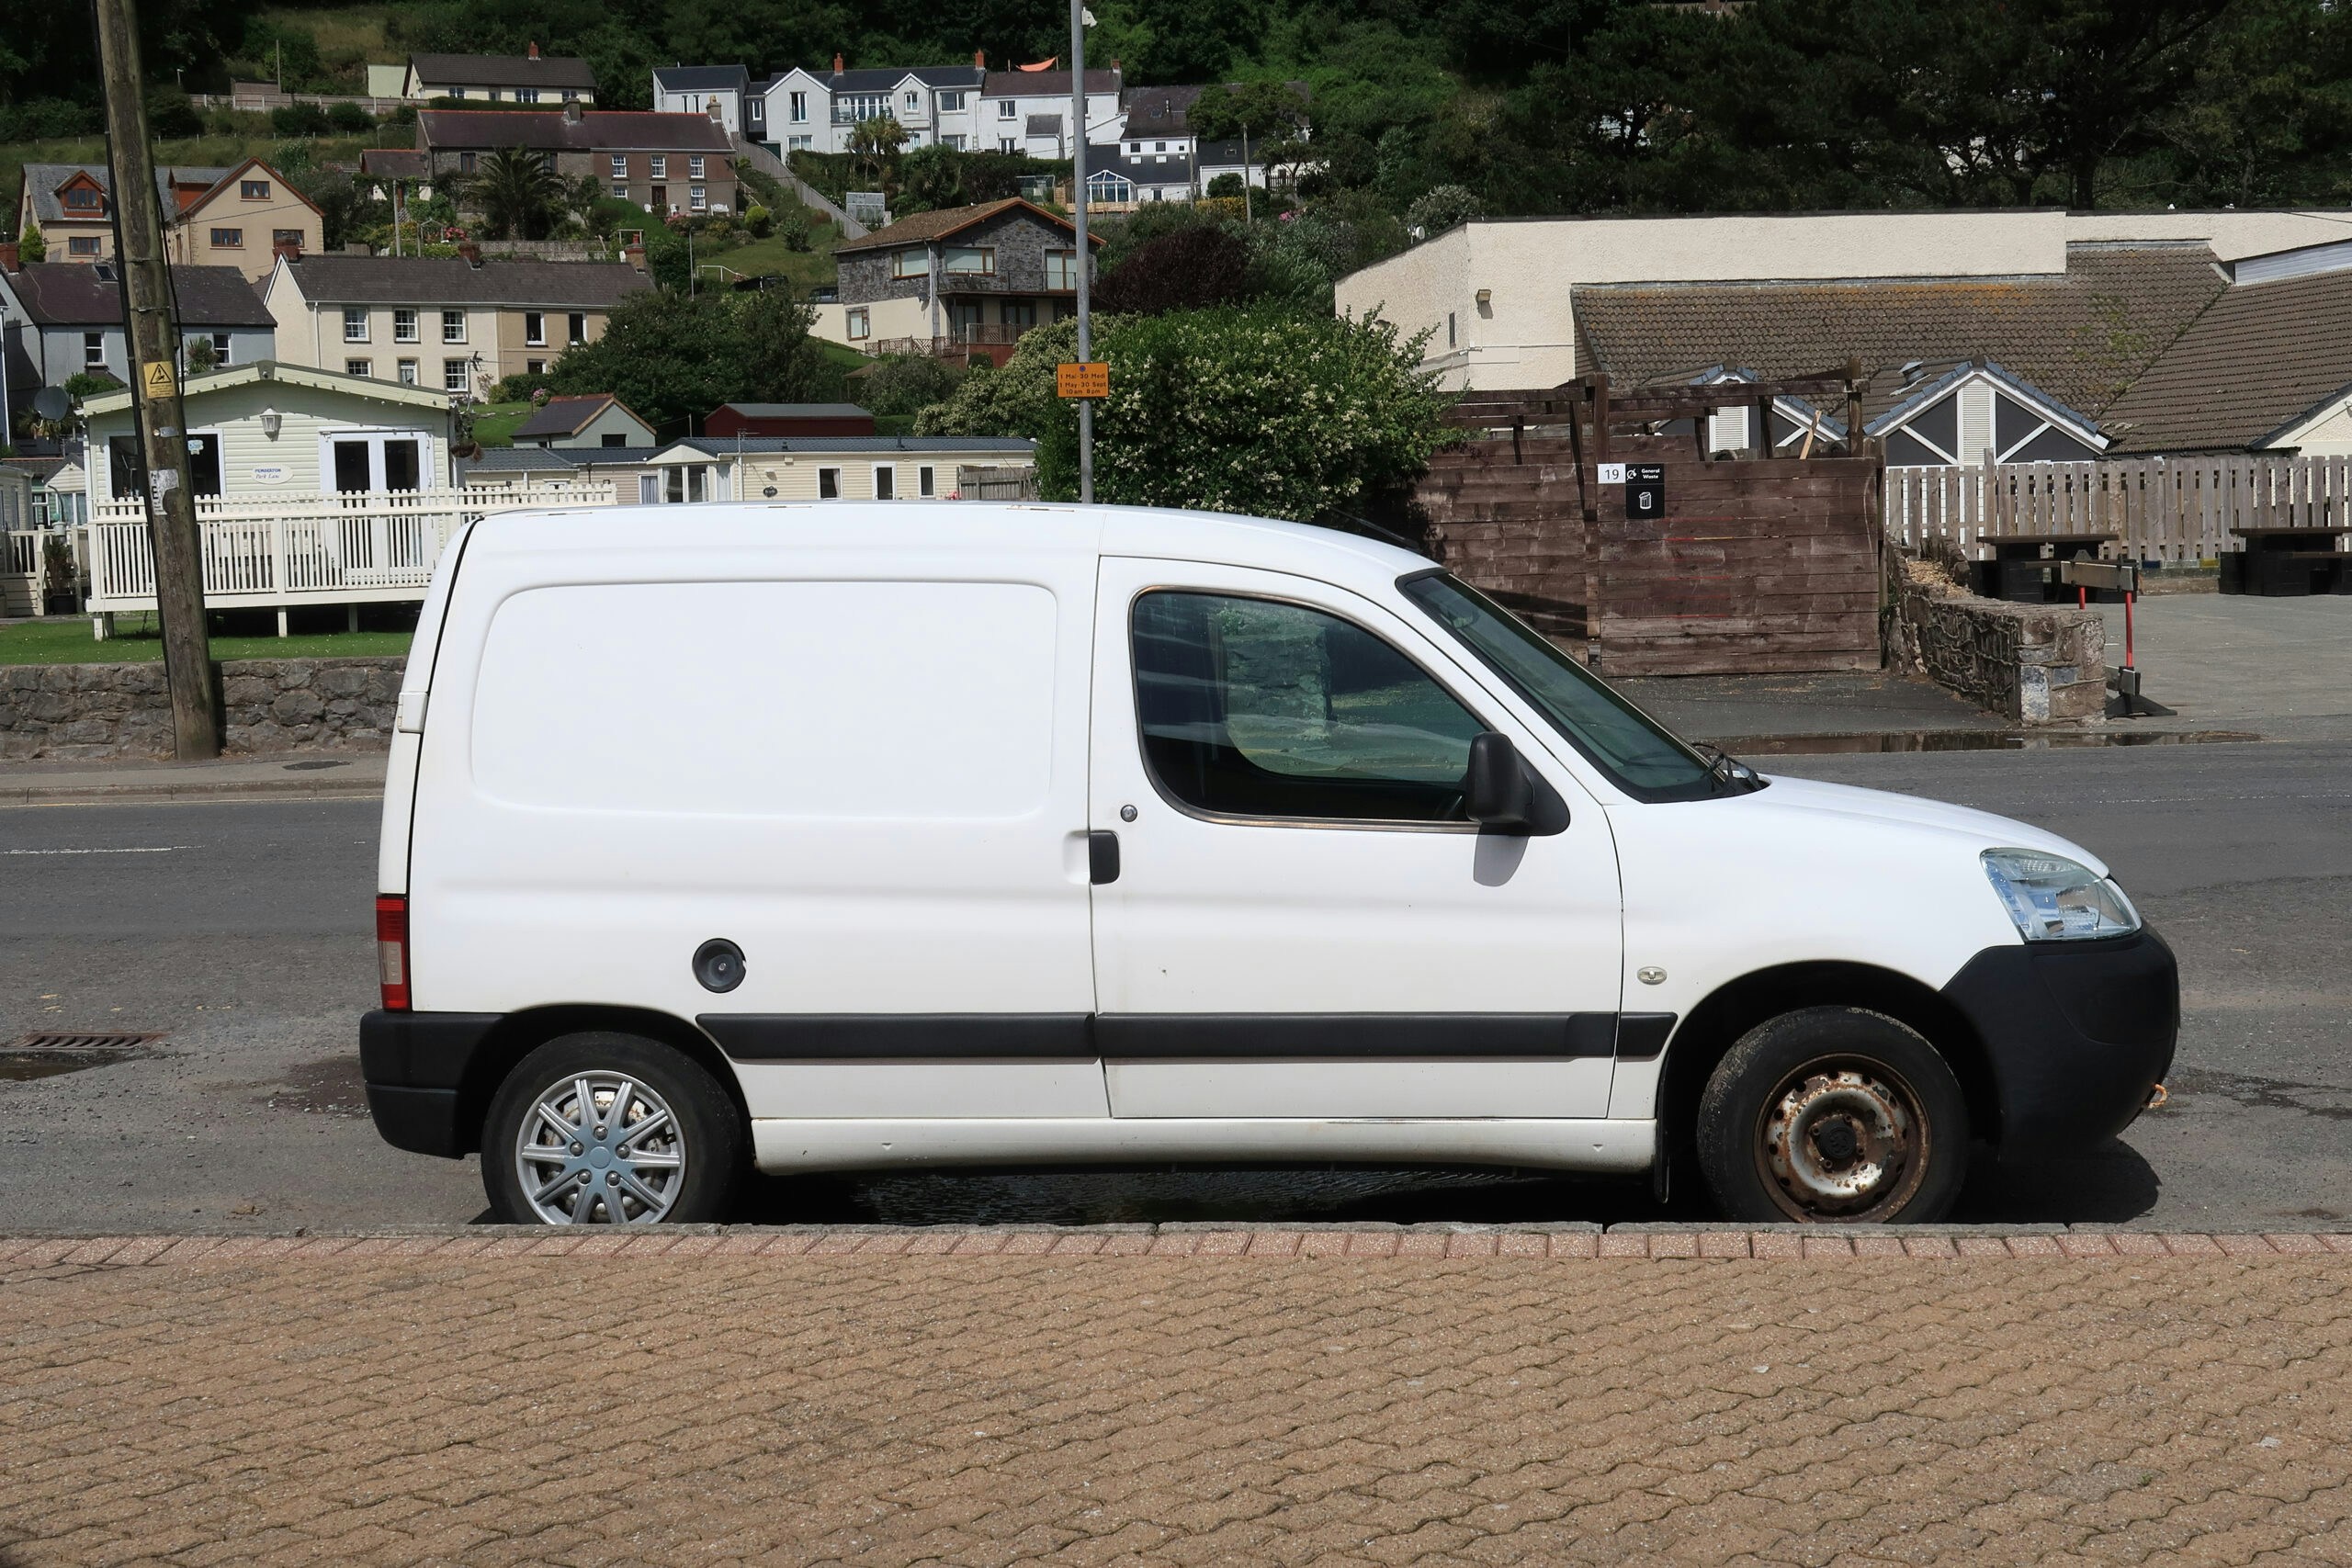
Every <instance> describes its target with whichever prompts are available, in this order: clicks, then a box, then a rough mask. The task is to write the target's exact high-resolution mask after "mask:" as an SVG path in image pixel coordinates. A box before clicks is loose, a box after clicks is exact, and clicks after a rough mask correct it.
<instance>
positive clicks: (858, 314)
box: [847, 305, 874, 343]
mask: <svg viewBox="0 0 2352 1568" xmlns="http://www.w3.org/2000/svg"><path fill="white" fill-rule="evenodd" d="M847 321H848V324H849V340H850V342H852V343H856V342H859V341H861V340H862V339H865V338H869V337H872V336H873V335H874V321H873V318H872V317H870V316H868V315H867V314H866V313H865V306H863V305H859V306H857V307H855V308H854V309H853V310H851V311H850V312H849V314H848V317H847Z"/></svg>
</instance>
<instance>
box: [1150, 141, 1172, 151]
mask: <svg viewBox="0 0 2352 1568" xmlns="http://www.w3.org/2000/svg"><path fill="white" fill-rule="evenodd" d="M1151 150H1152V151H1153V152H1167V151H1168V143H1167V142H1165V141H1155V142H1153V143H1152V144H1151Z"/></svg>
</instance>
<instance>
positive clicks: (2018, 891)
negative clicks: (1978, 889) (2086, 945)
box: [1981, 850, 2140, 942]
mask: <svg viewBox="0 0 2352 1568" xmlns="http://www.w3.org/2000/svg"><path fill="white" fill-rule="evenodd" d="M1981 858H1982V859H1983V860H1984V862H1985V876H1986V877H1987V878H1988V879H1989V880H1990V881H1991V882H1992V884H1993V891H1994V892H1996V893H1997V894H1999V895H2000V896H2001V902H2002V904H2003V905H2005V906H2006V907H2007V909H2008V911H2009V919H2011V920H2013V921H2015V922H2016V924H2017V928H2018V935H2019V936H2021V937H2023V938H2025V940H2026V941H2028V942H2086V941H2089V940H2090V939H2092V938H2094V937H2102V936H2129V935H2131V933H2132V932H2133V931H2138V930H2139V929H2140V911H2139V910H2137V909H2135V908H2132V907H2131V899H2129V898H2126V897H2124V896H2123V889H2121V888H2120V887H2118V886H2116V885H2115V884H2114V882H2113V881H2112V880H2111V879H2109V878H2108V877H2104V876H2101V875H2099V874H2098V873H2097V872H2095V871H2093V870H2092V869H2091V868H2090V867H2088V866H2086V865H2084V864H2082V863H2079V862H2077V861H2071V860H2068V859H2066V858H2065V857H2064V856H2063V855H2047V854H2043V853H2042V852H2041V851H2039V850H1986V851H1985V853H1984V855H1983V856H1982V857H1981Z"/></svg>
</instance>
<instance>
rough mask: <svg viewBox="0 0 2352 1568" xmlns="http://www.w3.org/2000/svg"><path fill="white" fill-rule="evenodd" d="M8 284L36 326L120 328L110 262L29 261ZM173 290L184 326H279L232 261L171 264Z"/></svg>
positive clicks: (118, 296)
mask: <svg viewBox="0 0 2352 1568" xmlns="http://www.w3.org/2000/svg"><path fill="white" fill-rule="evenodd" d="M8 287H9V288H11V289H13V290H14V291H15V293H16V296H17V300H18V301H19V302H20V303H22V304H23V306H24V308H25V314H26V316H27V317H28V318H29V319H30V320H31V321H33V322H34V324H36V325H38V326H52V327H72V326H88V327H118V328H119V327H120V326H121V325H122V296H121V293H120V292H119V290H120V288H121V286H120V285H119V284H118V283H117V282H116V281H115V269H114V266H113V265H112V264H111V263H103V262H102V263H96V264H92V263H89V262H28V263H26V264H25V265H23V266H22V267H20V268H18V269H17V271H15V272H13V273H10V274H9V275H8ZM172 292H173V293H174V295H175V296H176V297H177V299H178V300H179V311H180V315H179V319H180V324H181V325H182V326H184V327H270V328H273V329H274V328H275V327H276V326H277V321H276V320H275V319H274V318H272V317H271V315H270V313H269V307H268V306H266V305H265V304H263V303H262V299H261V295H260V293H259V292H258V291H256V290H255V289H254V286H253V285H252V284H250V283H248V282H246V281H245V275H244V274H243V273H242V272H239V271H238V270H237V269H236V268H235V267H233V266H175V267H174V268H172Z"/></svg>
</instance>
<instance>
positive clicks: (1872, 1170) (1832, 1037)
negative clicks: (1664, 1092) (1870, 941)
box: [1698, 1008, 1968, 1224]
mask: <svg viewBox="0 0 2352 1568" xmlns="http://www.w3.org/2000/svg"><path fill="white" fill-rule="evenodd" d="M1698 1134H1699V1159H1700V1164H1701V1166H1702V1168H1703V1169H1704V1171H1705V1173H1706V1177H1707V1184H1708V1186H1709V1187H1711V1188H1712V1189H1713V1190H1714V1194H1715V1197H1716V1199H1717V1201H1719V1202H1720V1203H1721V1204H1722V1205H1723V1207H1724V1211H1725V1213H1727V1214H1728V1216H1729V1217H1730V1218H1732V1219H1734V1220H1740V1221H1746V1222H1748V1223H1751V1224H1758V1223H1761V1224H1770V1223H1780V1224H1786V1223H1789V1222H1791V1221H1795V1222H1797V1223H1799V1224H1879V1223H1885V1222H1897V1223H1911V1224H1918V1223H1921V1222H1925V1221H1928V1220H1934V1219H1938V1218H1940V1217H1941V1216H1942V1215H1943V1213H1945V1212H1946V1211H1947V1210H1948V1209H1950V1208H1951V1203H1952V1201H1953V1200H1954V1199H1955V1198H1957V1197H1958V1196H1959V1193H1960V1186H1961V1182H1962V1178H1963V1177H1964V1176H1965V1174H1966V1164H1967V1155H1968V1108H1967V1102H1966V1100H1965V1099H1964V1098H1963V1096H1962V1093H1961V1089H1960V1083H1959V1080H1958V1079H1957V1078H1956V1077H1953V1075H1952V1071H1951V1066H1949V1065H1948V1064H1947V1063H1946V1062H1945V1061H1944V1059H1943V1058H1942V1057H1941V1056H1940V1055H1937V1053H1936V1049H1935V1047H1934V1046H1932V1045H1930V1044H1928V1042H1927V1041H1926V1040H1924V1039H1922V1038H1921V1037H1920V1036H1919V1035H1918V1034H1917V1032H1914V1031H1913V1030H1911V1029H1909V1028H1907V1027H1905V1025H1904V1024H1902V1023H1900V1022H1897V1021H1895V1020H1894V1019H1891V1018H1888V1017H1886V1016H1885V1015H1883V1014H1881V1013H1874V1012H1868V1011H1865V1010H1862V1009H1860V1008H1806V1009H1804V1010H1801V1011H1797V1012H1792V1013H1785V1014H1783V1015H1781V1017H1779V1018H1775V1019H1771V1020H1769V1021H1766V1022H1764V1023H1762V1024H1759V1025H1758V1026H1757V1027H1756V1028H1754V1029H1752V1030H1750V1031H1748V1032H1747V1034H1746V1035H1744V1036H1742V1037H1741V1039H1740V1040H1739V1042H1738V1043H1736V1044H1735V1045H1734V1046H1733V1047H1732V1049H1731V1050H1730V1052H1729V1053H1728V1054H1726V1055H1725V1056H1724V1059H1723V1061H1722V1063H1721V1064H1720V1065H1719V1066H1717V1067H1716V1068H1715V1072H1714V1075H1713V1077H1712V1078H1710V1079H1709V1081H1708V1084H1707V1089H1706V1092H1705V1094H1704V1095H1703V1096H1702V1099H1701V1101H1700V1108H1699V1124H1698Z"/></svg>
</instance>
